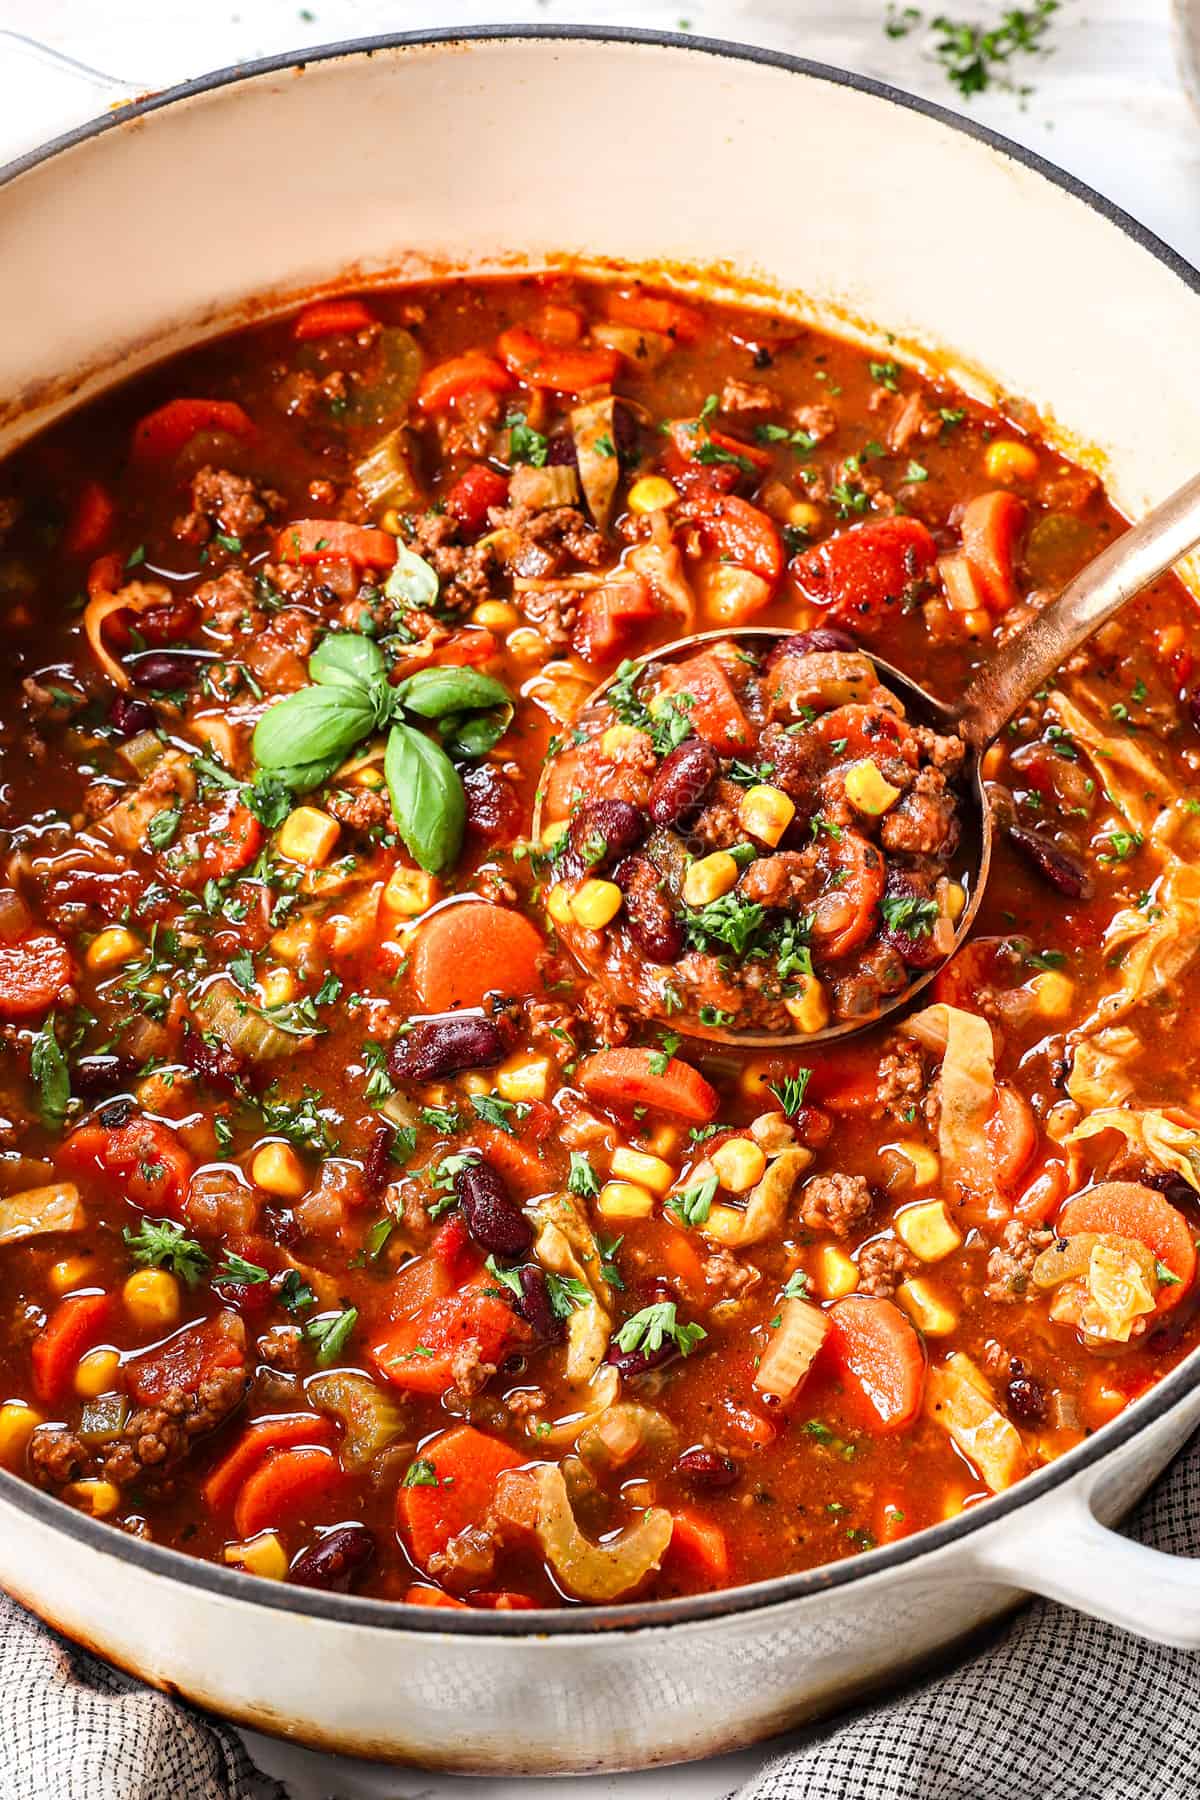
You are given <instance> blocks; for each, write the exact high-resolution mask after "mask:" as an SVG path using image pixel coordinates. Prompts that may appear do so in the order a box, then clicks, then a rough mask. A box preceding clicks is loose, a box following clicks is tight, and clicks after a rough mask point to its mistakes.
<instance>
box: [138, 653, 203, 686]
mask: <svg viewBox="0 0 1200 1800" xmlns="http://www.w3.org/2000/svg"><path fill="white" fill-rule="evenodd" d="M201 667H202V664H201V663H200V662H199V660H198V659H197V658H196V657H195V656H193V655H192V653H191V652H190V651H189V650H151V651H149V652H148V654H147V655H145V656H139V657H138V659H137V661H136V662H132V663H130V664H129V670H128V673H129V679H130V681H132V683H133V685H134V687H139V688H181V687H191V686H192V684H193V682H195V681H198V680H199V678H200V670H201Z"/></svg>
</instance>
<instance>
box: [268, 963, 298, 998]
mask: <svg viewBox="0 0 1200 1800" xmlns="http://www.w3.org/2000/svg"><path fill="white" fill-rule="evenodd" d="M258 991H259V993H260V994H261V995H262V1004H263V1005H264V1006H286V1005H287V1003H288V1001H289V1000H294V999H295V998H296V995H297V994H298V993H299V992H300V988H299V984H298V983H297V981H296V977H295V976H294V975H293V973H292V971H291V970H290V969H267V970H265V971H264V973H263V974H262V975H260V976H259V979H258Z"/></svg>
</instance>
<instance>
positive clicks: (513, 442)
mask: <svg viewBox="0 0 1200 1800" xmlns="http://www.w3.org/2000/svg"><path fill="white" fill-rule="evenodd" d="M504 427H505V430H506V431H507V432H508V459H509V461H510V462H513V463H529V464H530V466H531V467H532V468H535V469H544V468H545V466H546V458H547V456H549V454H550V440H549V439H548V438H546V437H544V436H543V435H542V433H541V432H540V431H534V429H533V427H532V426H531V425H530V424H529V423H528V421H527V419H526V417H525V414H524V413H523V412H514V413H509V415H508V417H507V418H506V419H505V421H504Z"/></svg>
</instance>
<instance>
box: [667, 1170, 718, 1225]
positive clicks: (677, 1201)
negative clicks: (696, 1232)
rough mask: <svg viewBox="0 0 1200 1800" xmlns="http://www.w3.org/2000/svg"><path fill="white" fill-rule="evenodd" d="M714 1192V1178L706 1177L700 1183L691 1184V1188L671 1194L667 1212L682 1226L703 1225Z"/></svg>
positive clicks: (715, 1186) (715, 1185)
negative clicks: (673, 1215) (672, 1214)
mask: <svg viewBox="0 0 1200 1800" xmlns="http://www.w3.org/2000/svg"><path fill="white" fill-rule="evenodd" d="M716 1192H717V1178H716V1176H715V1175H706V1176H705V1177H704V1179H703V1180H702V1181H696V1182H693V1183H692V1185H691V1187H686V1188H683V1189H681V1190H680V1192H679V1193H678V1194H672V1195H671V1198H670V1199H669V1200H668V1201H667V1211H668V1212H670V1213H674V1214H675V1217H676V1218H677V1219H678V1220H679V1222H680V1224H682V1225H703V1224H705V1223H706V1222H707V1220H708V1215H709V1213H710V1212H711V1211H712V1203H713V1200H714V1199H715V1198H716Z"/></svg>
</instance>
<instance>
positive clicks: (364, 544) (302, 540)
mask: <svg viewBox="0 0 1200 1800" xmlns="http://www.w3.org/2000/svg"><path fill="white" fill-rule="evenodd" d="M275 554H276V556H277V557H278V558H279V560H280V562H291V563H319V562H328V561H329V559H330V558H331V557H337V556H340V557H344V558H345V560H346V561H347V562H352V563H353V564H354V565H355V567H356V568H360V569H390V568H391V566H392V564H393V563H394V562H395V560H396V540H395V538H394V537H393V536H392V534H391V532H390V531H376V530H375V528H374V527H373V526H369V525H350V524H347V522H346V520H345V519H294V520H293V521H292V523H291V524H290V525H285V526H284V528H283V530H282V531H280V532H278V533H277V534H276V538H275Z"/></svg>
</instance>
